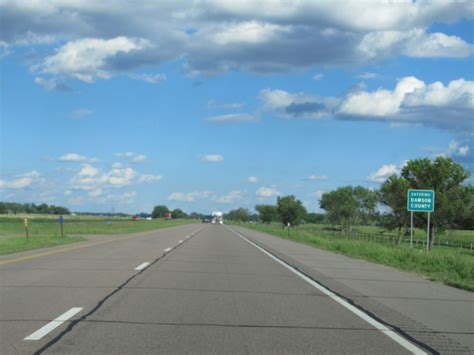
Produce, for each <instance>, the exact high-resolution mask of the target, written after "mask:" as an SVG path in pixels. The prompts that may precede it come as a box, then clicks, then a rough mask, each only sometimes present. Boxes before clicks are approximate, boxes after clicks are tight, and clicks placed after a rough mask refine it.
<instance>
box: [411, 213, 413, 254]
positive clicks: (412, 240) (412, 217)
mask: <svg viewBox="0 0 474 355" xmlns="http://www.w3.org/2000/svg"><path fill="white" fill-rule="evenodd" d="M410 248H413V211H411V218H410Z"/></svg>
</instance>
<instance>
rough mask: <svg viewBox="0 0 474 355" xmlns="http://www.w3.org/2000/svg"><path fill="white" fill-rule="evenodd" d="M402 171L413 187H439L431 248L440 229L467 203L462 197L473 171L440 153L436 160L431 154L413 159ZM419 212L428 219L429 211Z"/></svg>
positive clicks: (436, 196) (437, 189)
mask: <svg viewBox="0 0 474 355" xmlns="http://www.w3.org/2000/svg"><path fill="white" fill-rule="evenodd" d="M401 175H402V177H403V178H404V179H406V180H407V181H408V182H409V184H410V187H411V188H413V189H427V190H434V191H435V210H434V212H433V213H431V223H430V228H429V233H428V236H429V250H431V249H432V248H433V244H434V242H435V234H436V232H437V231H439V230H444V229H445V228H446V227H448V226H450V225H451V224H453V222H454V221H455V220H456V218H457V216H458V215H459V214H461V213H462V211H463V207H464V205H465V203H464V202H463V199H462V195H463V193H464V192H465V186H464V185H462V183H463V182H464V180H466V179H467V178H468V177H469V176H470V173H469V172H468V171H466V170H465V169H464V168H463V167H462V165H460V164H458V163H456V162H454V161H453V160H452V159H451V158H445V157H437V158H436V159H435V160H430V159H427V158H425V159H416V160H410V161H409V162H408V163H407V164H406V165H405V166H404V167H403V169H402V173H401ZM416 216H417V218H419V219H422V220H423V221H427V217H426V215H425V214H422V215H421V214H417V215H416Z"/></svg>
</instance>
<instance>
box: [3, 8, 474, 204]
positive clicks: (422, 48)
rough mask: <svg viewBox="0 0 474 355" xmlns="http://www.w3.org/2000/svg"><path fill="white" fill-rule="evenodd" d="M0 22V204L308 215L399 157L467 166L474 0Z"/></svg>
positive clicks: (371, 182) (56, 11) (19, 16)
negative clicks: (289, 203)
mask: <svg viewBox="0 0 474 355" xmlns="http://www.w3.org/2000/svg"><path fill="white" fill-rule="evenodd" d="M0 26H1V31H0V61H1V74H0V75H1V76H0V85H1V87H0V90H1V91H0V106H1V107H0V115H1V116H0V117H1V131H0V138H1V144H0V149H1V151H0V153H1V154H0V157H1V160H0V170H1V175H0V200H3V201H11V202H13V201H14V202H22V203H24V202H34V203H47V204H55V205H61V206H65V207H68V208H69V209H70V210H72V211H91V212H112V211H115V212H127V213H138V212H141V211H144V212H151V210H152V208H153V206H155V205H159V204H164V205H166V206H168V207H169V208H173V209H174V208H181V209H183V210H184V211H186V212H188V213H190V212H193V211H197V212H202V213H210V212H212V211H214V210H221V211H224V212H225V211H229V210H231V209H233V208H236V207H245V208H249V209H250V210H252V209H253V207H254V206H255V205H256V204H274V203H275V202H276V198H277V196H283V195H289V194H292V195H295V196H296V197H297V198H298V199H300V200H301V201H303V203H304V205H305V206H306V208H307V209H308V211H311V212H314V211H316V212H320V211H321V210H320V208H319V199H320V198H321V195H322V194H323V193H324V192H326V191H330V190H333V189H335V188H337V187H339V186H345V185H362V186H366V187H369V188H373V189H376V188H378V187H379V186H380V184H381V183H382V182H383V181H384V180H385V179H386V178H387V177H388V176H390V175H392V174H396V173H399V172H400V169H401V168H402V167H403V164H404V163H405V162H406V161H407V160H410V159H417V158H424V157H427V158H435V157H437V156H446V157H451V158H453V159H454V160H455V161H457V162H459V163H461V164H462V165H463V166H464V167H465V168H466V169H467V170H469V171H471V172H472V171H473V168H474V152H473V150H474V144H473V135H474V81H473V74H474V61H473V54H474V44H473V43H474V3H473V2H468V1H466V2H463V1H459V2H448V1H416V2H414V1H413V2H412V1H408V2H402V1H401V2H396V3H392V2H385V1H383V2H382V1H365V2H357V1H345V2H315V1H271V2H270V1H268V2H255V1H240V2H237V1H194V2H192V1H189V2H176V1H147V2H142V1H124V0H113V1H112V0H110V1H100V2H99V1H89V0H82V1H71V0H42V1H33V0H31V1H21V0H20V1H18V0H17V1H8V0H0ZM470 181H471V182H472V178H471V180H470Z"/></svg>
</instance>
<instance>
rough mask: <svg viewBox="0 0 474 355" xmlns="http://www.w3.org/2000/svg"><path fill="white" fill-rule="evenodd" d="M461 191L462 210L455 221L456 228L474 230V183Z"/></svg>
mask: <svg viewBox="0 0 474 355" xmlns="http://www.w3.org/2000/svg"><path fill="white" fill-rule="evenodd" d="M463 190H464V191H462V193H461V196H460V198H461V200H462V205H463V206H462V211H461V212H460V213H459V215H458V216H457V218H456V219H455V221H454V225H453V227H454V228H457V229H468V230H474V185H466V186H464V189H463Z"/></svg>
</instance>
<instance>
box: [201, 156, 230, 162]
mask: <svg viewBox="0 0 474 355" xmlns="http://www.w3.org/2000/svg"><path fill="white" fill-rule="evenodd" d="M199 159H200V160H201V161H203V162H207V163H219V162H221V161H223V160H224V157H223V156H222V155H220V154H205V155H201V156H199Z"/></svg>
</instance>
